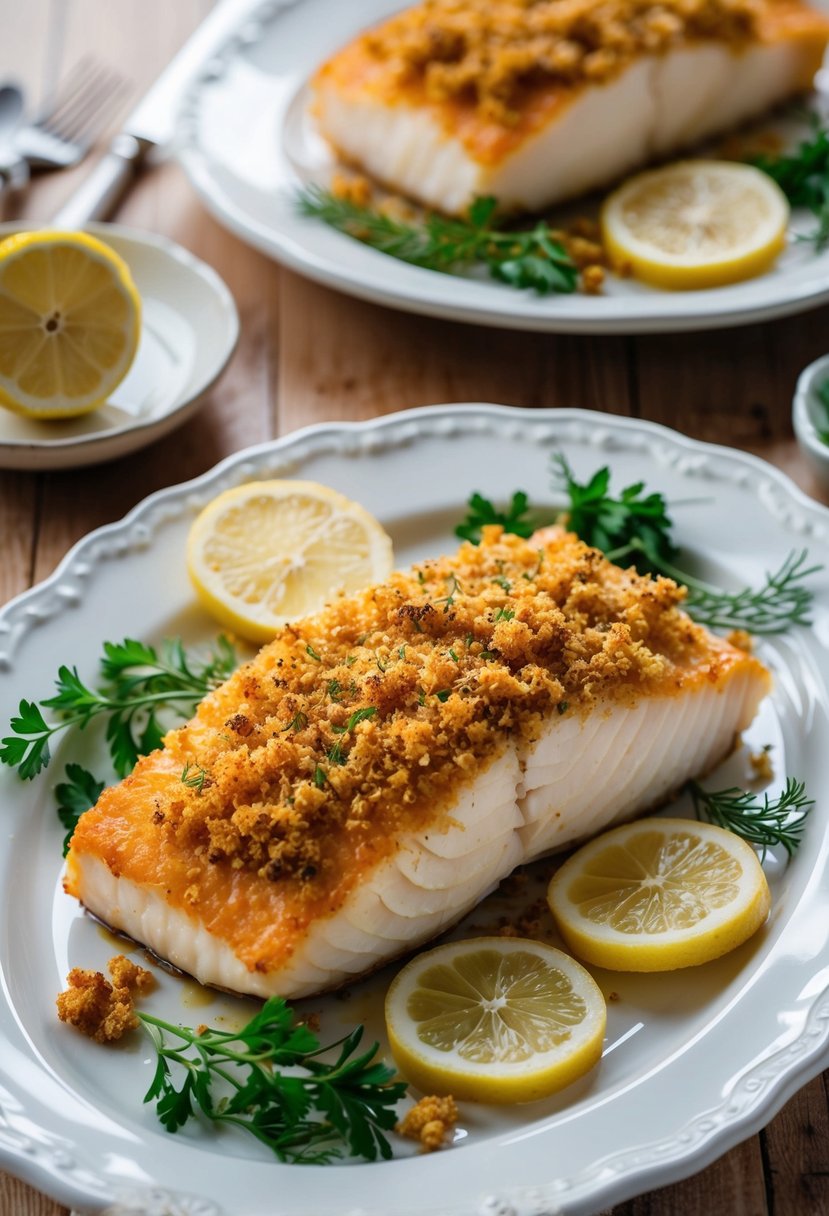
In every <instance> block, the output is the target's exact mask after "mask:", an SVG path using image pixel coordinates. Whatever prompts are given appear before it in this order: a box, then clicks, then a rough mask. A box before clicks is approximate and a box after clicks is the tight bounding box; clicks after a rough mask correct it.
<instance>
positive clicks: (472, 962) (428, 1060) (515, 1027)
mask: <svg viewBox="0 0 829 1216" xmlns="http://www.w3.org/2000/svg"><path fill="white" fill-rule="evenodd" d="M606 1016H607V1014H606V1008H605V1002H604V998H603V996H602V994H601V992H600V991H599V989H598V987H597V985H596V983H595V982H594V980H593V979H592V978H591V977H590V975H588V973H587V972H586V971H585V970H584V968H583V967H581V966H580V965H579V964H578V963H577V962H576V961H575V959H572V958H570V957H569V955H566V954H563V953H562V952H561V951H560V950H555V949H554V948H553V947H552V946H547V945H544V944H543V943H541V942H535V941H524V940H521V939H520V938H501V937H493V938H478V939H476V940H473V941H463V942H450V943H448V944H446V945H443V946H438V947H437V949H435V950H429V951H427V952H426V953H425V954H421V955H418V957H417V958H415V959H413V960H412V961H411V962H410V963H408V964H407V965H406V966H405V967H404V968H403V970H402V971H401V972H400V973H399V974H398V975H397V976H396V978H395V979H394V981H393V982H392V985H391V987H390V988H389V992H388V995H387V997H386V1029H387V1031H388V1035H389V1042H390V1045H391V1049H392V1054H393V1055H394V1058H395V1060H396V1062H397V1065H398V1067H399V1068H400V1070H401V1072H402V1073H403V1074H404V1076H405V1077H406V1078H407V1079H408V1080H409V1081H410V1082H412V1084H414V1085H415V1086H417V1088H418V1089H421V1090H423V1091H424V1092H425V1093H436V1094H452V1095H453V1096H454V1097H455V1098H458V1099H462V1100H468V1101H477V1102H496V1103H506V1102H529V1101H532V1100H534V1099H537V1098H543V1097H546V1096H547V1095H548V1094H551V1093H554V1092H555V1091H556V1090H559V1089H563V1088H564V1086H566V1085H569V1084H570V1083H571V1082H573V1081H575V1080H577V1078H578V1077H580V1076H582V1075H583V1074H584V1073H586V1072H587V1071H588V1070H589V1069H591V1068H592V1067H593V1065H594V1064H595V1063H596V1062H597V1060H598V1059H599V1057H600V1056H601V1053H602V1043H603V1040H604V1032H605V1023H606Z"/></svg>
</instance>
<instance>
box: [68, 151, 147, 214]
mask: <svg viewBox="0 0 829 1216" xmlns="http://www.w3.org/2000/svg"><path fill="white" fill-rule="evenodd" d="M151 147H152V144H151V143H150V141H149V140H144V139H137V138H136V137H135V136H133V135H126V134H123V133H122V134H120V135H116V136H115V139H113V141H112V143H111V144H110V146H109V151H108V152H107V153H106V154H105V155H104V156H103V158H102V159H101V160H100V161H99V162H98V164H97V165H96V166H95V168H94V169H93V170H92V172H91V173H90V175H89V177H87V178H86V180H85V181H84V182H82V183H81V185H80V186H79V187H78V189H77V190H76V191H75V192H74V193H73V194H72V195H71V196H70V198H69V199H68V201H67V202H65V203H64V205H63V206H62V207H61V209H60V211H58V213H57V215H56V216H55V217H54V219H53V220H52V223H53V225H54V226H55V227H56V228H83V226H84V224H86V223H88V222H89V221H90V220H103V219H106V218H107V216H109V215H111V214H112V212H113V211H114V210H115V208H116V207H117V205H118V203H119V201H120V199H121V196H122V195H123V193H124V191H125V190H126V188H127V186H129V184H130V182H131V181H132V179H133V178H134V177H135V174H136V173H137V172H138V169H139V168H140V166H141V162H142V161H143V160H144V157H145V156H146V155H147V152H148V151H149V150H150V148H151Z"/></svg>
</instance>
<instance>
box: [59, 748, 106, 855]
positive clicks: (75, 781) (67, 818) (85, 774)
mask: <svg viewBox="0 0 829 1216" xmlns="http://www.w3.org/2000/svg"><path fill="white" fill-rule="evenodd" d="M103 789H104V782H103V781H99V780H98V778H97V777H95V776H93V774H92V773H90V772H89V771H88V770H87V769H85V768H83V766H82V765H80V764H67V766H66V781H62V782H61V783H60V784H59V785H56V786H55V797H56V798H57V802H58V806H57V810H58V819H59V820H60V821H61V823H62V824H63V826H64V827H65V828H66V835H65V836H64V838H63V855H64V857H65V856H66V854H67V853H68V852H69V841H70V840H71V839H72V834H73V832H74V831H75V828H76V827H77V826H78V820H79V819H80V817H81V815H83V813H84V811H88V810H89V808H90V807H92V806H94V805H95V803H96V802H97V801H98V799H99V798H100V796H101V794H102V793H103Z"/></svg>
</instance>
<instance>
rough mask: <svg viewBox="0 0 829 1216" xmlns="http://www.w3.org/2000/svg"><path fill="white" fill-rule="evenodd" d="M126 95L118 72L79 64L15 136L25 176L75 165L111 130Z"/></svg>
mask: <svg viewBox="0 0 829 1216" xmlns="http://www.w3.org/2000/svg"><path fill="white" fill-rule="evenodd" d="M127 91H128V86H127V84H126V82H125V81H124V80H123V79H122V77H121V76H119V75H118V73H117V72H114V71H112V70H111V69H110V68H107V67H104V66H103V65H102V64H100V63H98V62H96V61H95V60H94V59H92V58H90V57H89V56H85V57H84V58H83V59H80V60H78V62H77V63H76V64H75V66H74V68H73V69H72V71H71V72H70V73H69V75H68V76H67V77H66V79H65V81H64V82H63V84H62V85H61V87H60V89H59V90H58V92H57V94H56V95H55V97H54V99H53V101H52V102H51V104H50V105H49V106H48V108H47V109H45V110H44V112H43V113H41V115H40V116H39V117H38V118H36V119H35V121H34V122H33V123H31V124H30V125H28V126H22V127H21V128H20V129H19V130H18V132H17V134H16V135H15V138H14V148H15V151H16V152H17V155H18V156H19V158H20V164H21V165H22V166H23V167H24V172H25V173H26V174H27V171H28V169H32V170H35V171H44V172H45V171H47V170H50V169H68V168H69V167H70V166H72V165H76V164H77V163H78V162H79V161H80V160H82V159H83V157H84V156H86V154H87V152H88V151H89V149H90V148H91V147H92V145H93V143H94V142H95V140H96V139H97V137H98V136H99V135H100V134H101V132H102V131H103V130H104V129H105V128H106V127H107V126H108V125H109V124H110V122H111V121H112V117H113V114H114V112H115V107H116V105H117V104H118V103H120V102H121V101H123V99H124V96H125V94H126V92H127ZM18 180H20V174H18Z"/></svg>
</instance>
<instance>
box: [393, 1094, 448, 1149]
mask: <svg viewBox="0 0 829 1216" xmlns="http://www.w3.org/2000/svg"><path fill="white" fill-rule="evenodd" d="M457 1121H458V1108H457V1105H456V1104H455V1099H454V1098H453V1097H452V1096H451V1094H450V1095H448V1096H447V1097H445V1098H439V1097H437V1096H436V1095H434V1094H430V1095H428V1096H427V1097H425V1098H421V1099H420V1101H419V1102H416V1103H415V1105H414V1106H413V1107H412V1109H411V1110H409V1111H407V1112H406V1114H405V1115H404V1116H403V1118H402V1119H401V1121H400V1122H399V1123H398V1125H397V1128H396V1131H397V1132H398V1134H399V1135H401V1136H405V1137H406V1139H407V1140H417V1141H418V1142H419V1143H420V1146H421V1148H422V1149H423V1151H424V1152H426V1153H433V1152H435V1150H436V1149H439V1148H442V1146H443V1145H444V1144H445V1143H446V1141H447V1140H448V1138H449V1137H450V1136H451V1134H452V1131H453V1129H454V1127H455V1124H456V1123H457Z"/></svg>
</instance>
